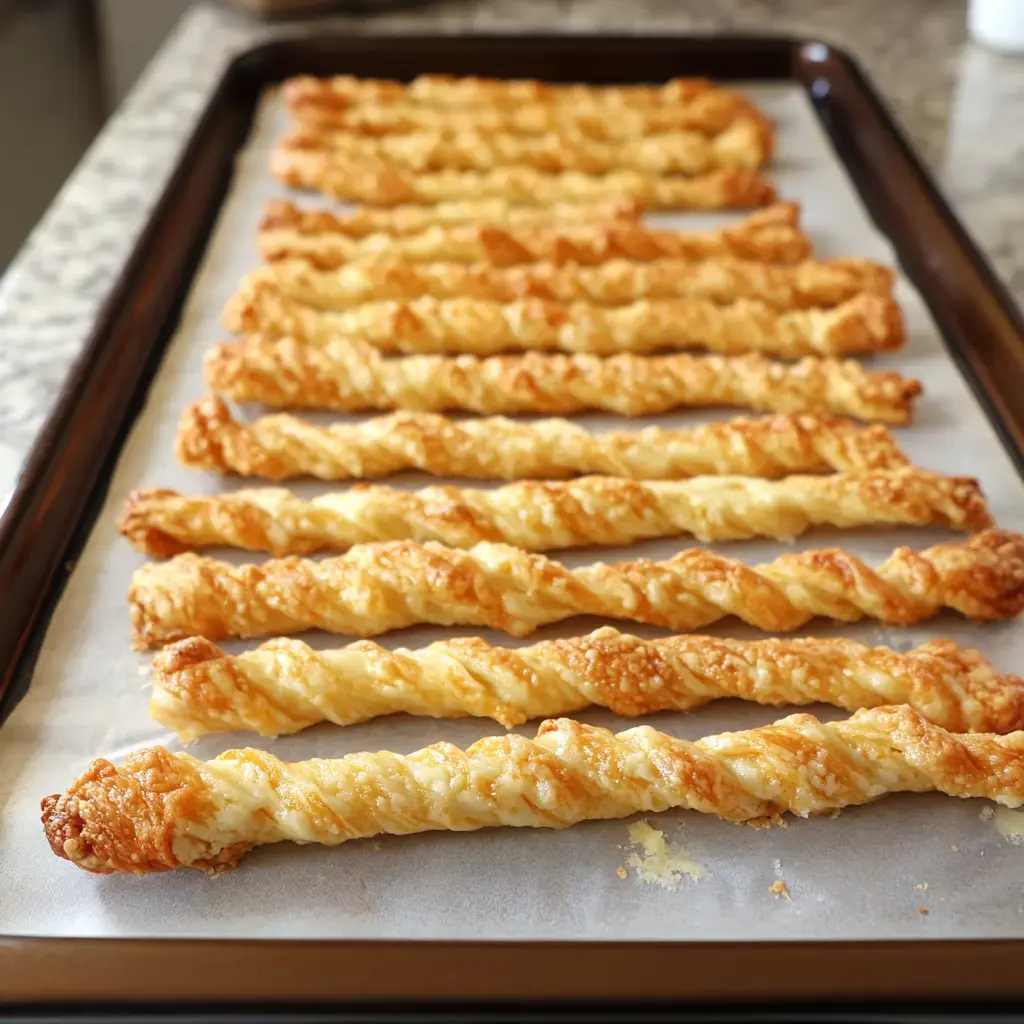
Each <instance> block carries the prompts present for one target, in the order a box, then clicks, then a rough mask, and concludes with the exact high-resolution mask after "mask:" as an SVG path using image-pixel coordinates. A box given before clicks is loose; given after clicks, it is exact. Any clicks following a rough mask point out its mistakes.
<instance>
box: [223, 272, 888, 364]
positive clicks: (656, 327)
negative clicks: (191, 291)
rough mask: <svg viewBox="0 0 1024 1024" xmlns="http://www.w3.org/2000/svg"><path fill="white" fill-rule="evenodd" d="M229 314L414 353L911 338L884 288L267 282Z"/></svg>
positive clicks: (793, 350) (316, 337)
mask: <svg viewBox="0 0 1024 1024" xmlns="http://www.w3.org/2000/svg"><path fill="white" fill-rule="evenodd" d="M225 320H226V322H227V323H229V324H231V325H233V326H234V327H235V328H236V329H238V330H241V331H244V332H246V333H259V334H262V335H263V336H264V337H268V338H281V337H293V338H297V339H300V340H302V341H307V342H310V343H315V344H320V345H322V344H326V343H328V342H330V341H331V340H333V339H342V340H347V339H353V340H359V341H365V342H368V343H369V344H371V345H373V346H374V347H375V348H379V349H380V350H381V351H383V352H389V353H400V354H406V355H415V354H442V353H465V354H467V355H475V356H490V355H497V354H499V353H501V352H508V351H562V352H589V353H591V354H592V355H603V356H607V355H614V354H616V353H618V352H635V353H638V354H644V353H650V352H656V351H659V350H662V349H689V348H700V349H705V350H708V351H711V352H719V353H722V354H724V355H740V354H743V353H745V352H763V353H765V354H766V355H773V356H777V357H782V358H787V359H796V358H798V357H800V356H807V355H824V356H843V355H852V354H855V353H870V352H887V351H891V350H893V349H897V348H899V347H900V346H901V345H902V344H903V341H904V331H903V316H902V314H901V312H900V307H899V305H898V304H897V303H896V301H895V300H894V299H892V298H886V297H883V296H880V295H857V296H854V298H852V299H849V300H847V301H846V302H844V303H843V304H842V305H841V306H836V307H835V308H834V309H798V310H789V311H787V312H785V313H778V312H776V311H775V310H773V309H772V308H771V307H769V306H766V305H764V304H763V303H761V302H757V301H756V300H753V299H741V300H739V301H738V302H735V303H733V304H732V305H728V306H719V305H716V304H715V303H713V302H709V301H708V300H707V299H642V300H641V301H639V302H634V303H632V304H630V305H628V306H620V307H618V308H615V309H608V308H606V307H603V306H594V305H591V304H589V303H585V302H574V303H568V304H567V303H561V302H549V301H548V300H546V299H520V300H518V301H516V302H510V303H500V302H489V301H486V300H482V299H467V298H457V299H435V298H432V297H429V296H428V297H425V298H421V299H410V300H408V301H400V302H371V303H367V304H366V305H363V306H356V307H355V308H353V309H346V310H341V311H326V310H320V309H316V308H315V307H313V306H304V305H303V304H302V303H300V302H296V301H295V300H294V299H290V298H288V297H287V296H286V295H283V294H282V293H281V292H280V291H279V290H278V289H277V288H275V287H274V286H273V285H269V284H267V285H260V286H258V287H257V288H256V289H255V290H254V291H252V292H250V293H249V294H247V295H238V296H236V297H235V298H234V299H232V300H231V302H230V304H229V306H228V309H227V312H226V313H225Z"/></svg>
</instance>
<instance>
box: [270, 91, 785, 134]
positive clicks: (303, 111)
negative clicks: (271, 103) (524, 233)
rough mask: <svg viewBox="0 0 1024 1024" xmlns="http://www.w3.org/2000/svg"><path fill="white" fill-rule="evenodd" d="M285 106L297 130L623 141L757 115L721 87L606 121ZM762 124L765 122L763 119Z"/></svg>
mask: <svg viewBox="0 0 1024 1024" xmlns="http://www.w3.org/2000/svg"><path fill="white" fill-rule="evenodd" d="M290 106H291V113H292V114H293V115H294V116H295V118H296V120H297V122H298V124H299V125H300V126H301V127H303V128H309V129H311V130H313V131H323V130H325V129H327V130H333V131H346V132H358V133H360V134H362V135H370V136H382V135H404V134H405V133H407V132H418V131H439V130H445V131H455V132H479V133H481V134H498V133H502V134H513V135H547V134H549V133H551V132H554V133H556V134H560V135H574V136H579V137H581V138H584V139H598V140H605V141H628V140H630V139H637V138H642V137H644V136H647V135H662V134H665V133H666V132H681V131H695V132H701V133H702V134H704V135H718V134H719V133H721V132H724V131H725V130H726V129H727V128H728V127H729V126H730V125H731V124H733V123H734V122H735V121H737V120H749V119H750V118H752V117H757V116H758V114H757V111H755V110H754V109H753V108H752V107H751V105H750V103H749V102H748V101H747V100H745V99H743V97H741V96H737V95H736V94H735V93H729V92H725V91H724V90H722V89H708V90H705V91H704V92H702V93H700V94H699V95H697V96H695V97H694V98H693V99H692V100H691V101H689V102H687V103H684V104H673V105H671V106H658V107H647V108H641V107H633V108H628V107H621V108H619V109H617V110H616V111H615V114H614V116H612V117H609V116H608V114H607V112H602V111H596V110H589V111H588V110H586V109H581V108H580V107H571V106H562V105H557V104H551V103H536V102H527V103H524V104H523V105H521V106H520V105H518V104H517V105H516V106H514V107H501V108H497V107H467V108H463V109H452V108H448V109H443V108H437V107H428V106H423V105H421V104H417V103H410V102H404V101H395V102H388V103H376V104H360V105H359V106H355V107H347V108H346V107H343V106H331V105H329V104H325V103H322V102H318V101H317V98H316V97H315V96H297V97H295V99H294V100H293V101H292V102H291V104H290ZM762 120H764V121H765V124H766V125H767V124H768V122H767V119H764V118H762Z"/></svg>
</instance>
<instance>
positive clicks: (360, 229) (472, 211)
mask: <svg viewBox="0 0 1024 1024" xmlns="http://www.w3.org/2000/svg"><path fill="white" fill-rule="evenodd" d="M642 213H643V206H642V205H641V204H640V203H638V202H637V201H636V200H635V199H630V198H628V197H626V196H623V197H622V198H620V199H609V200H607V201H605V202H600V203H563V204H561V205H559V206H554V207H551V208H549V209H545V208H543V207H536V206H512V205H511V204H509V203H507V202H505V201H504V200H503V199H466V200H462V201H459V202H452V203H438V204H436V205H434V206H393V207H390V208H387V209H379V208H373V207H367V206H358V207H356V208H355V209H353V210H345V211H342V212H334V211H330V210H299V209H298V208H297V207H296V206H295V205H294V204H293V203H290V202H288V201H287V200H284V199H272V200H270V202H268V203H267V205H266V208H265V209H264V212H263V217H262V219H261V220H260V231H264V232H271V231H296V232H298V233H300V234H326V233H330V234H336V235H347V236H349V237H351V238H366V237H367V236H368V235H389V236H392V237H395V238H401V237H404V236H406V235H418V234H421V233H422V232H423V231H426V230H427V228H432V227H437V226H439V225H442V226H443V225H447V226H453V225H456V224H477V225H482V224H490V225H492V226H495V227H509V228H524V227H550V226H551V225H552V224H566V223H568V224H580V225H590V226H593V225H595V224H603V223H616V222H623V223H630V224H637V223H639V220H640V215H641V214H642Z"/></svg>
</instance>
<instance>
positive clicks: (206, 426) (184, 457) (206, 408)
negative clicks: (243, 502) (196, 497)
mask: <svg viewBox="0 0 1024 1024" xmlns="http://www.w3.org/2000/svg"><path fill="white" fill-rule="evenodd" d="M225 347H227V346H225ZM210 365H213V364H212V363H211V364H210ZM239 430H240V427H239V424H238V423H236V422H235V420H234V418H233V417H232V415H231V410H230V409H229V408H228V405H227V402H225V401H224V400H223V399H222V398H220V397H218V396H217V395H207V396H206V397H205V398H201V399H200V400H199V401H198V402H194V403H193V404H192V405H190V406H188V407H187V408H186V409H185V411H184V412H183V413H182V416H181V420H180V421H179V423H178V434H177V437H176V438H175V441H174V451H175V454H176V455H177V456H178V461H179V462H180V463H181V464H182V465H183V466H188V467H190V468H195V469H213V470H216V471H217V472H218V473H226V472H228V469H229V466H228V462H227V459H226V457H225V453H224V443H225V441H226V440H227V439H228V438H231V439H232V440H234V439H235V435H237V434H238V433H239Z"/></svg>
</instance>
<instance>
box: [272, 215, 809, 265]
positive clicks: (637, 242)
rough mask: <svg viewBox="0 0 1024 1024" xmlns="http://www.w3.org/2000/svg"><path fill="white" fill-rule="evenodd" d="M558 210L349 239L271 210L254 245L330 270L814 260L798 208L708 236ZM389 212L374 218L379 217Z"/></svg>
mask: <svg viewBox="0 0 1024 1024" xmlns="http://www.w3.org/2000/svg"><path fill="white" fill-rule="evenodd" d="M557 209H558V208H554V209H551V210H545V211H544V213H545V215H550V219H549V220H548V222H547V223H542V224H533V225H531V224H522V223H508V224H436V225H433V226H428V227H426V228H425V229H424V230H422V231H420V232H418V233H404V234H403V235H402V236H400V237H398V238H396V237H395V236H394V234H393V233H386V232H385V233H380V234H372V235H365V234H361V235H353V234H352V232H351V230H350V227H349V222H348V220H347V219H346V218H345V217H344V216H343V215H339V214H334V213H329V212H327V211H319V210H302V209H300V208H298V207H296V206H294V205H292V204H291V203H283V202H278V203H273V204H271V205H270V206H269V207H268V208H267V210H266V213H265V215H264V217H263V220H262V221H261V222H260V228H259V245H260V250H261V252H262V253H263V255H264V256H265V257H266V258H267V259H268V260H280V259H291V258H301V259H304V260H306V261H307V262H309V263H311V264H312V265H313V266H316V267H321V268H331V267H338V266H342V265H344V264H345V263H349V262H352V261H354V260H359V261H367V260H380V259H384V260H386V261H387V262H389V263H393V262H394V261H396V260H399V261H401V262H403V263H430V262H436V261H438V260H442V261H449V262H456V263H481V262H482V263H488V264H491V265H493V266H501V267H507V266H514V265H516V264H521V263H538V262H547V263H554V264H555V265H558V266H564V265H566V264H579V265H581V266H593V265H596V264H601V263H605V262H607V261H608V260H610V259H615V258H621V259H627V260H631V261H634V262H649V261H651V260H660V259H665V258H672V259H684V260H691V261H694V260H704V259H713V258H716V257H723V256H733V257H739V258H743V259H750V260H758V261H766V262H770V263H795V262H797V261H799V260H803V259H806V258H807V256H809V255H810V253H811V243H810V240H809V239H808V237H807V236H806V235H805V234H804V233H803V232H802V231H801V230H800V225H799V209H798V208H797V207H796V206H795V205H794V204H792V203H779V204H776V205H775V206H771V207H768V208H767V209H765V210H761V211H759V212H757V213H754V214H752V215H751V216H749V217H745V218H744V219H743V220H741V221H738V222H737V223H735V224H732V225H731V226H729V227H723V228H715V229H712V230H708V231H651V230H649V229H647V228H645V227H643V225H641V224H636V223H629V222H623V221H621V220H619V221H606V222H602V223H596V224H593V223H591V224H581V223H579V222H578V221H571V220H569V221H562V220H561V219H560V218H559V217H558V215H557ZM386 212H388V211H379V215H381V216H382V215H383V214H384V213H386Z"/></svg>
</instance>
